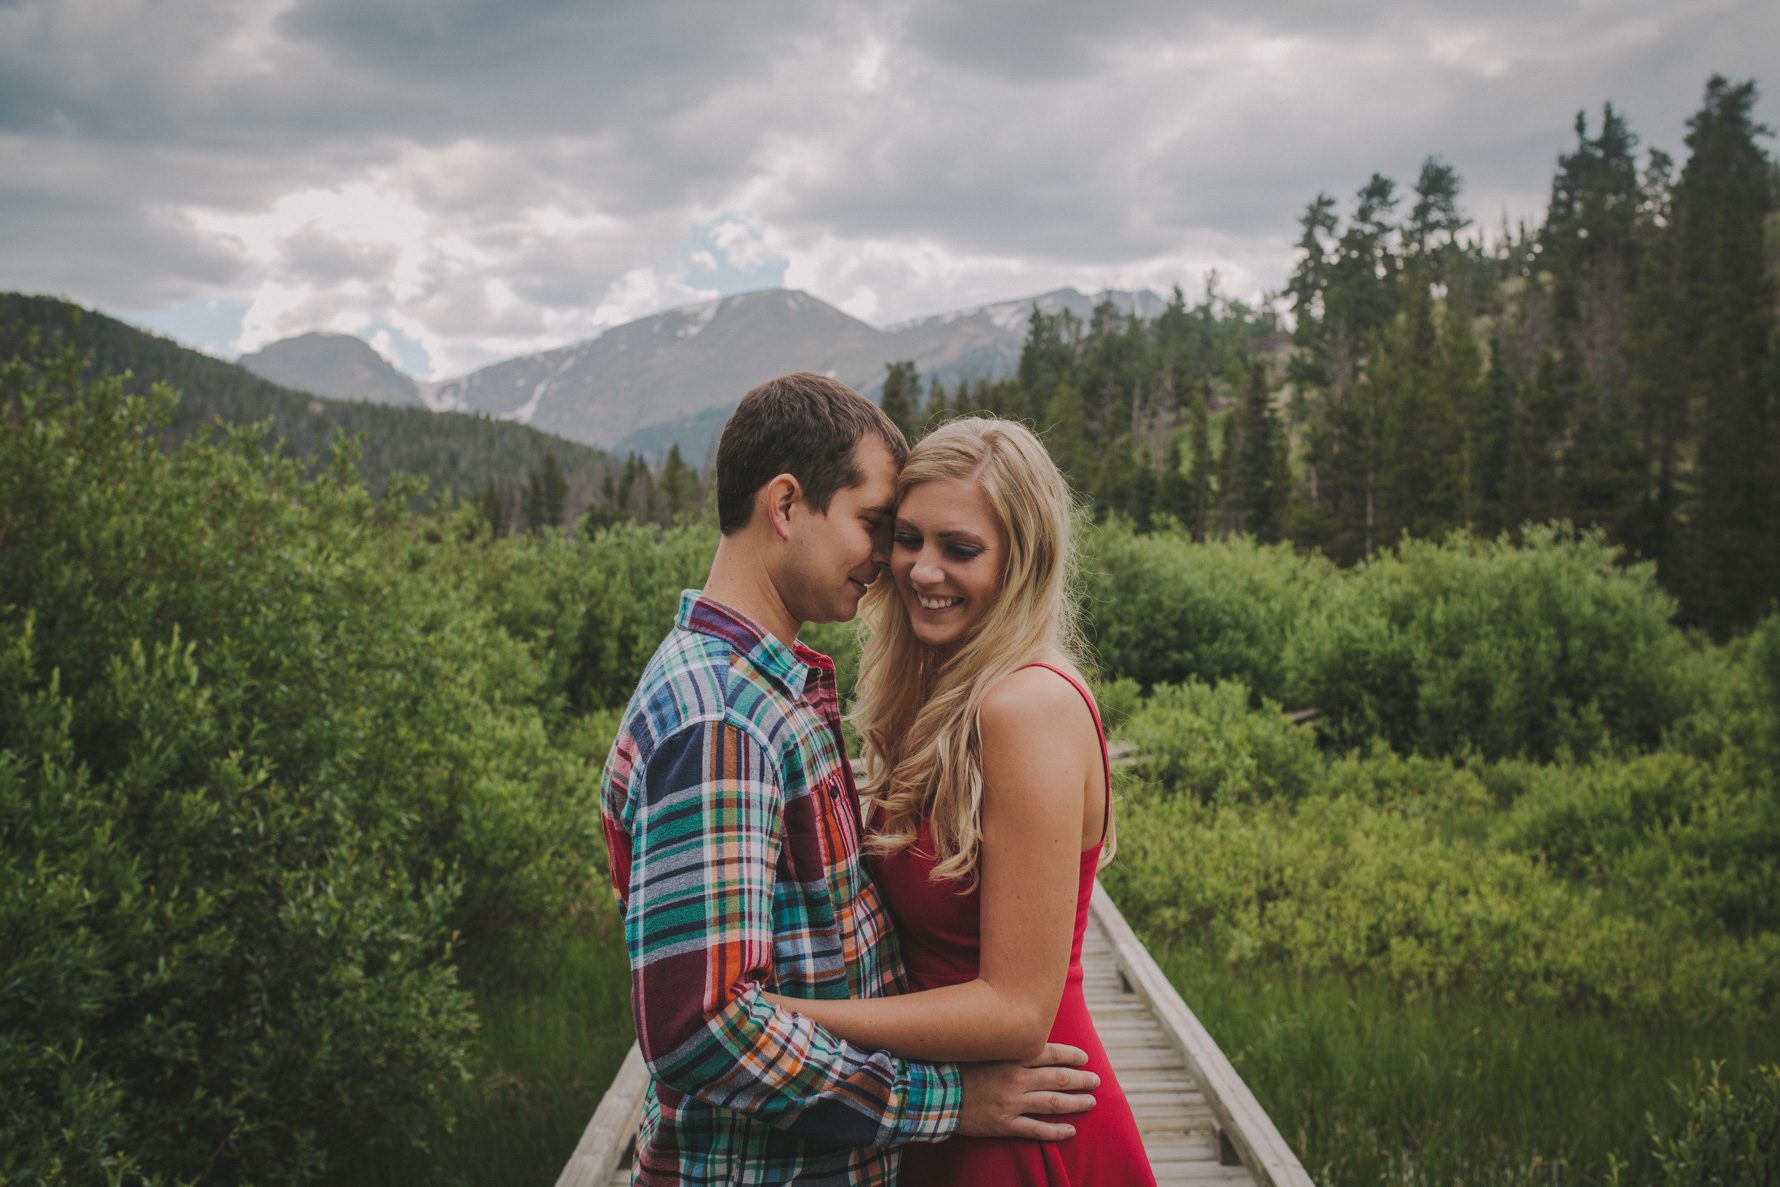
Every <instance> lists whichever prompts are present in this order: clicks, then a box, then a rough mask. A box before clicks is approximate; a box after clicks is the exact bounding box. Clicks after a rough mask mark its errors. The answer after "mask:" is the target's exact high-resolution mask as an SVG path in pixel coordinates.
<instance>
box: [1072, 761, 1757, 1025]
mask: <svg viewBox="0 0 1780 1187" xmlns="http://www.w3.org/2000/svg"><path fill="white" fill-rule="evenodd" d="M1411 763H1413V764H1415V765H1410V764H1411ZM1374 765H1382V767H1383V771H1382V772H1381V778H1382V781H1383V782H1385V783H1386V784H1387V786H1385V787H1374V788H1367V787H1365V786H1364V784H1365V783H1366V782H1367V781H1368V778H1367V777H1368V774H1369V771H1368V768H1370V767H1372V766H1374ZM1433 765H1434V764H1430V763H1428V761H1427V760H1400V759H1396V758H1394V757H1393V758H1392V759H1390V760H1389V761H1387V762H1385V763H1383V764H1374V763H1373V762H1372V761H1370V760H1365V759H1360V758H1357V757H1356V758H1352V759H1350V760H1344V761H1343V762H1341V763H1336V764H1333V765H1332V766H1331V775H1332V777H1333V779H1334V780H1335V781H1336V782H1337V783H1338V784H1339V785H1340V786H1341V788H1342V790H1341V793H1340V794H1339V795H1327V794H1315V795H1310V796H1308V797H1306V798H1305V799H1303V800H1302V801H1300V802H1298V803H1296V804H1293V803H1290V802H1288V801H1285V800H1271V801H1266V802H1260V803H1256V802H1242V801H1235V800H1222V801H1219V802H1216V803H1211V804H1206V803H1202V802H1200V801H1199V800H1197V799H1195V798H1193V797H1189V796H1180V795H1173V794H1169V793H1168V792H1166V791H1165V790H1164V789H1162V788H1159V787H1148V788H1141V787H1140V788H1136V789H1127V790H1126V792H1125V794H1124V797H1123V800H1122V802H1121V816H1120V851H1119V857H1118V860H1117V861H1116V862H1115V863H1114V864H1113V865H1112V866H1110V867H1109V868H1108V870H1107V871H1106V873H1105V874H1104V875H1103V877H1104V879H1105V880H1106V882H1107V885H1108V889H1109V890H1110V891H1111V892H1112V893H1113V895H1114V897H1115V898H1116V899H1117V900H1118V901H1119V902H1120V903H1121V904H1122V905H1124V907H1125V909H1126V911H1127V912H1128V913H1129V914H1130V915H1131V916H1132V917H1133V920H1134V922H1135V923H1137V925H1138V926H1139V927H1141V928H1142V929H1143V931H1144V934H1145V935H1146V936H1148V937H1150V938H1151V939H1152V940H1155V941H1160V942H1179V943H1192V944H1195V945H1202V946H1204V947H1205V948H1206V949H1207V950H1208V951H1210V952H1213V953H1215V954H1217V955H1218V956H1220V957H1221V958H1222V959H1225V960H1227V961H1229V962H1231V963H1233V964H1241V965H1269V964H1275V965H1284V966H1285V967H1288V968H1294V969H1297V970H1300V971H1303V972H1306V973H1328V972H1335V973H1350V974H1366V975H1377V976H1380V977H1383V978H1384V979H1385V980H1387V981H1388V982H1390V983H1392V984H1394V985H1396V986H1398V987H1399V988H1401V989H1402V990H1403V991H1404V992H1407V993H1428V992H1436V993H1437V992H1444V991H1446V990H1448V989H1452V988H1458V987H1464V988H1466V989H1467V990H1469V991H1473V992H1476V993H1478V994H1480V995H1483V996H1485V997H1488V998H1493V999H1497V1000H1502V1001H1510V1002H1512V1001H1517V1000H1538V1001H1549V1002H1563V1003H1575V1004H1587V1005H1591V1006H1595V1007H1600V1008H1608V1009H1614V1010H1624V1011H1627V1012H1629V1013H1631V1014H1633V1015H1636V1016H1640V1017H1649V1018H1661V1017H1679V1018H1686V1019H1690V1020H1709V1019H1713V1018H1736V1019H1744V1020H1747V1019H1752V1018H1756V1017H1760V1016H1762V1015H1763V1014H1764V1012H1766V1011H1769V1010H1771V1009H1772V1008H1773V1006H1774V1004H1775V1002H1776V1001H1777V1000H1780V935H1777V934H1776V933H1774V932H1771V931H1764V932H1759V933H1756V934H1753V935H1744V934H1739V933H1736V932H1734V931H1732V930H1730V929H1727V928H1725V927H1723V926H1719V925H1716V924H1708V925H1706V926H1702V922H1701V919H1700V917H1699V915H1698V913H1697V912H1696V911H1695V910H1694V909H1693V908H1692V907H1691V905H1689V904H1685V903H1675V902H1669V901H1665V900H1664V899H1662V898H1661V897H1660V892H1659V896H1658V897H1654V898H1653V897H1650V896H1639V895H1638V894H1637V893H1636V891H1637V889H1638V888H1637V887H1635V886H1626V885H1623V884H1622V883H1615V884H1614V885H1613V886H1610V887H1606V888H1603V887H1600V886H1595V885H1589V884H1578V883H1576V882H1574V881H1572V880H1570V879H1567V878H1565V877H1563V876H1561V875H1560V874H1559V873H1557V872H1556V871H1554V870H1552V869H1551V868H1549V867H1548V866H1547V865H1546V864H1545V863H1544V861H1543V860H1542V859H1541V858H1539V857H1538V856H1536V855H1531V854H1528V853H1524V852H1517V851H1514V850H1512V849H1509V848H1506V847H1503V846H1501V845H1499V844H1496V843H1494V842H1493V841H1492V840H1491V839H1490V838H1489V837H1488V836H1487V833H1486V832H1485V831H1483V830H1480V829H1478V828H1477V827H1475V825H1476V822H1477V821H1478V820H1480V819H1482V820H1487V818H1488V816H1487V814H1488V812H1489V811H1490V810H1489V809H1488V808H1487V807H1486V806H1485V805H1487V803H1488V799H1487V794H1486V793H1485V791H1484V789H1483V784H1482V781H1481V780H1480V778H1479V776H1478V775H1477V774H1475V773H1473V772H1470V771H1467V770H1465V769H1463V768H1449V774H1448V776H1447V777H1445V778H1441V779H1438V780H1436V785H1435V786H1433V787H1432V788H1431V789H1430V797H1431V799H1432V801H1433V802H1434V803H1436V804H1438V803H1441V802H1444V803H1445V804H1447V805H1448V807H1447V808H1445V809H1430V808H1429V807H1428V806H1427V805H1425V804H1423V803H1421V802H1419V801H1416V800H1414V799H1411V800H1408V801H1403V802H1399V801H1398V800H1397V798H1396V797H1397V795H1398V794H1399V793H1398V791H1397V790H1395V787H1394V786H1392V785H1396V784H1398V783H1399V781H1400V780H1402V779H1404V778H1405V777H1411V778H1425V777H1430V776H1433V775H1434V774H1435V772H1434V770H1433V769H1432V767H1433ZM1417 766H1420V767H1421V770H1420V771H1419V772H1418V771H1417Z"/></svg>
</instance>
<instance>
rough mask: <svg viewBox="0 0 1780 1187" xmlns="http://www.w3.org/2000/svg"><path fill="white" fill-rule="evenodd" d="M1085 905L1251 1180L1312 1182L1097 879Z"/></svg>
mask: <svg viewBox="0 0 1780 1187" xmlns="http://www.w3.org/2000/svg"><path fill="white" fill-rule="evenodd" d="M1089 910H1090V912H1091V913H1092V915H1093V917H1094V919H1095V921H1096V922H1097V923H1098V924H1099V925H1100V926H1101V927H1102V928H1104V929H1105V931H1106V935H1107V938H1108V939H1109V940H1111V941H1112V946H1113V950H1114V954H1115V959H1117V960H1118V962H1119V965H1120V967H1121V968H1122V969H1123V970H1124V972H1125V975H1126V978H1127V979H1128V980H1129V981H1130V983H1131V986H1132V988H1133V990H1135V991H1136V993H1137V996H1139V997H1141V998H1143V999H1144V1001H1145V1002H1146V1003H1147V1004H1148V1005H1149V1007H1150V1009H1151V1010H1153V1011H1154V1012H1155V1015H1156V1018H1157V1019H1158V1020H1159V1021H1160V1022H1161V1023H1162V1024H1163V1026H1164V1027H1165V1028H1166V1029H1167V1032H1168V1035H1169V1038H1170V1039H1171V1041H1172V1042H1173V1043H1174V1044H1175V1046H1176V1048H1177V1049H1178V1050H1179V1052H1180V1054H1181V1056H1182V1057H1183V1058H1184V1059H1185V1060H1186V1064H1187V1068H1188V1070H1190V1071H1191V1072H1192V1073H1193V1078H1194V1080H1195V1081H1197V1082H1198V1086H1199V1088H1200V1090H1201V1091H1202V1092H1204V1094H1205V1096H1206V1099H1207V1101H1208V1103H1209V1104H1210V1105H1211V1107H1212V1111H1213V1112H1214V1113H1215V1114H1216V1115H1217V1118H1218V1120H1219V1122H1220V1123H1221V1125H1222V1128H1223V1133H1224V1135H1225V1136H1226V1137H1227V1138H1229V1140H1230V1142H1231V1144H1232V1145H1233V1146H1235V1147H1236V1152H1237V1154H1238V1155H1239V1156H1240V1157H1241V1159H1242V1163H1243V1166H1244V1167H1245V1168H1247V1170H1248V1171H1249V1172H1250V1173H1251V1174H1252V1175H1253V1176H1254V1180H1255V1181H1258V1182H1260V1183H1262V1184H1265V1185H1267V1187H1315V1183H1314V1182H1313V1181H1312V1180H1311V1178H1310V1175H1309V1174H1308V1173H1306V1172H1305V1170H1304V1164H1303V1163H1301V1162H1299V1161H1298V1156H1297V1155H1296V1154H1294V1153H1292V1149H1291V1147H1290V1146H1288V1145H1287V1144H1286V1140H1285V1138H1283V1137H1282V1136H1280V1132H1279V1130H1278V1128H1277V1127H1275V1126H1274V1124H1273V1121H1272V1120H1271V1119H1270V1118H1269V1117H1268V1116H1267V1112H1266V1110H1264V1109H1262V1108H1261V1104H1260V1102H1259V1101H1257V1100H1256V1099H1255V1094H1254V1093H1253V1092H1250V1091H1249V1087H1248V1085H1247V1084H1244V1083H1243V1082H1242V1077H1240V1076H1238V1075H1237V1074H1236V1069H1235V1068H1234V1067H1232V1066H1231V1065H1230V1061H1229V1060H1228V1059H1227V1058H1225V1056H1224V1053H1223V1052H1222V1051H1221V1050H1219V1049H1218V1045H1217V1043H1216V1042H1215V1041H1213V1039H1212V1037H1211V1034H1210V1033H1209V1032H1208V1031H1207V1030H1206V1029H1205V1027H1204V1025H1203V1024H1201V1023H1200V1021H1199V1019H1198V1018H1197V1017H1196V1016H1195V1015H1194V1013H1193V1011H1192V1010H1190V1009H1188V1008H1187V1003H1186V1002H1184V1001H1182V1000H1181V996H1180V994H1179V993H1177V992H1176V991H1175V988H1174V986H1173V985H1172V984H1171V983H1170V982H1169V980H1168V978H1167V977H1165V976H1163V975H1162V970H1161V969H1160V968H1158V967H1157V965H1156V962H1155V959H1154V958H1153V957H1151V956H1150V954H1149V951H1148V950H1147V949H1145V948H1144V946H1143V944H1142V943H1141V942H1140V941H1139V940H1138V938H1137V933H1136V932H1134V931H1132V930H1131V925H1130V924H1128V923H1126V922H1125V917H1124V916H1123V915H1121V914H1120V913H1119V908H1118V907H1117V906H1116V905H1114V903H1113V901H1112V898H1111V896H1109V895H1108V894H1107V893H1106V891H1105V890H1104V889H1103V888H1102V887H1101V885H1100V883H1099V882H1098V881H1096V882H1095V884H1094V898H1093V900H1092V902H1091V903H1090V904H1089ZM1115 1067H1116V1065H1115ZM1119 1080H1120V1083H1121V1084H1122V1083H1123V1082H1124V1076H1123V1075H1121V1076H1120V1077H1119ZM1158 1177H1160V1176H1158ZM1236 1181H1240V1180H1236Z"/></svg>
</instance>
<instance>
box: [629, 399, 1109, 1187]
mask: <svg viewBox="0 0 1780 1187" xmlns="http://www.w3.org/2000/svg"><path fill="white" fill-rule="evenodd" d="M906 456H907V443H906V442H905V441H904V440H903V437H902V434H901V432H899V431H898V430H897V429H896V427H895V426H894V425H892V424H891V422H890V421H889V419H888V418H887V417H885V415H884V414H883V412H882V411H880V410H879V409H878V408H877V407H876V406H875V405H873V404H872V403H871V402H870V401H868V400H866V399H864V398H863V397H862V396H860V395H859V394H858V393H856V392H854V391H853V390H852V389H851V388H848V387H846V386H845V385H844V384H840V383H836V382H835V381H833V380H831V379H827V378H824V377H823V376H820V375H814V374H810V373H808V372H799V373H797V374H794V375H786V376H783V377H781V378H779V379H774V380H769V381H768V382H766V383H763V384H761V385H760V386H759V387H757V388H755V389H754V390H753V391H751V392H749V393H748V395H747V396H746V397H745V398H744V399H743V400H742V403H741V405H740V407H738V408H737V409H736V411H735V414H734V415H733V416H732V417H731V418H730V420H729V423H728V424H727V425H725V427H724V430H723V435H722V437H721V439H720V440H719V443H718V447H717V510H718V526H719V527H720V528H721V530H722V539H721V541H720V542H719V544H718V546H717V554H716V557H715V559H714V560H713V561H712V564H711V575H710V580H709V581H708V583H707V584H706V586H705V589H704V591H703V592H702V593H700V592H697V591H692V590H688V591H686V593H684V594H682V595H681V603H680V613H679V618H678V621H677V624H676V626H675V628H674V630H673V632H672V633H671V634H669V636H668V637H667V639H666V640H664V641H663V642H662V644H661V647H660V648H659V649H658V650H657V651H656V653H655V656H654V658H653V659H651V660H650V662H649V666H648V669H647V670H646V671H645V672H644V674H643V678H642V680H641V682H640V683H639V685H638V687H637V691H636V694H635V696H633V697H632V698H631V702H630V706H629V707H628V708H627V709H626V711H625V721H624V725H623V727H622V729H621V731H620V733H619V736H618V740H617V742H616V743H615V744H614V745H613V748H612V753H611V756H610V757H609V758H608V760H607V763H606V771H605V775H604V778H603V780H602V785H601V794H600V809H601V818H602V821H603V823H604V825H605V831H606V844H607V848H608V851H609V853H610V856H611V870H612V881H613V886H614V888H615V889H616V890H617V892H618V895H619V898H620V900H621V901H622V902H623V904H624V931H625V942H626V945H627V946H628V948H629V950H630V961H631V1002H632V1006H633V1009H634V1013H635V1016H636V1026H637V1037H638V1042H639V1044H640V1046H641V1048H642V1053H643V1058H644V1060H645V1061H646V1062H647V1063H648V1065H649V1070H650V1073H651V1076H650V1085H649V1093H648V1097H647V1099H646V1101H645V1107H644V1114H643V1124H642V1129H641V1132H640V1133H639V1134H638V1138H637V1155H636V1162H635V1165H634V1168H633V1171H632V1182H633V1183H644V1184H656V1183H661V1184H666V1183H786V1182H793V1181H795V1182H799V1183H806V1182H807V1183H834V1184H882V1183H890V1182H893V1181H894V1179H895V1175H896V1167H897V1147H898V1146H899V1145H901V1144H903V1143H906V1142H915V1141H938V1140H940V1139H943V1138H946V1137H949V1136H951V1135H953V1134H955V1133H956V1134H963V1135H971V1134H976V1135H1011V1136H1025V1137H1037V1138H1047V1139H1057V1138H1062V1137H1066V1136H1068V1135H1069V1133H1070V1132H1071V1130H1070V1129H1069V1127H1068V1126H1067V1125H1063V1124H1045V1123H1041V1122H1039V1121H1037V1120H1034V1119H1033V1118H1031V1117H1027V1116H1023V1115H1022V1114H1025V1113H1054V1114H1068V1113H1076V1112H1081V1111H1084V1110H1086V1109H1088V1108H1090V1107H1092V1103H1093V1101H1092V1097H1090V1096H1088V1095H1085V1094H1086V1093H1087V1092H1088V1091H1090V1090H1091V1089H1092V1088H1093V1087H1095V1086H1096V1084H1097V1080H1096V1078H1095V1077H1093V1076H1092V1075H1091V1074H1090V1073H1087V1072H1083V1071H1077V1070H1075V1069H1074V1068H1073V1067H1070V1066H1065V1065H1067V1064H1079V1063H1081V1062H1083V1061H1084V1059H1085V1056H1084V1055H1083V1054H1082V1052H1080V1051H1078V1050H1076V1049H1075V1048H1071V1047H1061V1046H1053V1047H1051V1048H1047V1050H1046V1052H1045V1055H1044V1057H1043V1058H1042V1061H1041V1064H1040V1065H1037V1066H1033V1067H1023V1066H1020V1065H1017V1064H974V1065H967V1066H964V1067H962V1068H960V1067H958V1066H955V1065H934V1064H924V1063H914V1062H910V1061H906V1060H901V1059H897V1058H895V1057H893V1056H891V1055H890V1054H889V1053H887V1052H883V1051H875V1052H874V1051H864V1050H861V1049H859V1048H857V1047H854V1046H852V1045H850V1044H848V1043H845V1042H843V1041H842V1040H840V1039H838V1038H836V1037H835V1036H833V1035H831V1034H829V1033H828V1032H826V1031H824V1030H822V1029H821V1028H819V1027H817V1026H815V1025H814V1024H813V1023H811V1022H809V1021H808V1020H807V1019H805V1018H803V1017H802V1016H800V1015H796V1014H792V1013H790V1012H788V1011H785V1010H782V1009H777V1008H775V1007H773V1006H772V1005H771V1004H769V1003H768V1002H766V1001H765V999H764V998H763V996H762V993H763V991H765V990H768V989H771V990H773V991H776V992H778V993H781V994H785V995H789V996H794V997H847V996H854V997H869V996H877V995H881V994H885V993H892V992H897V991H898V990H900V989H901V988H902V969H901V961H900V957H899V955H898V952H897V950H896V947H895V937H894V935H893V934H892V933H891V930H890V924H889V918H888V914H887V912H886V910H885V908H884V905H883V902H882V900H881V899H880V898H879V896H878V891H877V888H876V887H875V886H874V885H872V882H871V879H870V877H869V875H868V874H867V872H866V869H865V867H864V865H863V864H862V863H861V861H860V850H859V834H860V821H859V816H858V803H857V800H856V798H855V793H854V787H853V776H852V771H851V769H850V767H849V766H848V764H847V758H846V751H845V747H844V744H843V741H842V737H841V730H840V716H839V698H838V696H837V693H836V689H835V682H834V665H833V663H832V661H830V660H829V659H828V657H826V656H823V655H820V654H818V653H816V652H814V651H811V650H810V649H809V648H807V647H804V646H802V645H801V644H799V643H798V642H797V633H798V631H799V630H800V629H801V628H802V627H803V625H804V624H805V623H807V622H839V621H844V620H846V619H850V618H852V617H853V615H854V614H855V613H856V612H857V610H858V608H859V599H860V597H861V596H862V595H863V594H864V593H865V589H866V586H868V585H869V584H870V583H871V582H872V581H873V580H874V579H875V578H876V577H877V575H878V572H879V570H880V569H881V568H882V567H883V566H884V564H885V562H886V560H887V547H888V536H889V525H890V522H891V520H892V518H893V516H894V512H895V506H894V505H895V498H896V475H897V471H898V470H899V468H900V467H901V465H902V462H903V460H904V459H905V458H906Z"/></svg>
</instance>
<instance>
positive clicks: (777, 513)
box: [762, 474, 803, 540]
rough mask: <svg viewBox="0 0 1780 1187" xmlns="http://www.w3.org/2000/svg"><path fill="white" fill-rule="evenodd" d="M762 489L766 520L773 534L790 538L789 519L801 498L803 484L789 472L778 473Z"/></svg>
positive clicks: (785, 538)
mask: <svg viewBox="0 0 1780 1187" xmlns="http://www.w3.org/2000/svg"><path fill="white" fill-rule="evenodd" d="M762 491H763V497H764V498H765V500H766V521H767V524H768V525H769V526H771V528H772V529H773V535H775V536H777V537H778V538H779V539H781V540H788V539H790V538H791V520H792V517H793V515H794V514H795V513H796V509H797V505H798V502H799V501H800V500H801V499H802V498H803V484H802V483H800V482H798V480H797V479H796V478H795V477H793V476H792V475H790V474H778V475H775V476H774V477H773V479H772V481H770V482H768V483H767V484H766V486H765V487H763V488H762Z"/></svg>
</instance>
